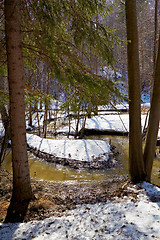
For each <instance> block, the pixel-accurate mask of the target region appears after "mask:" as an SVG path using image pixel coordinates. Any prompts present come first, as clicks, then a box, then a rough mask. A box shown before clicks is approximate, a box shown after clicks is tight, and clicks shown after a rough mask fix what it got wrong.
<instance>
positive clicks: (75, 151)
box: [27, 134, 110, 162]
mask: <svg viewBox="0 0 160 240" xmlns="http://www.w3.org/2000/svg"><path fill="white" fill-rule="evenodd" d="M27 143H28V145H29V146H30V147H32V148H36V149H37V150H39V151H41V152H45V153H48V154H51V155H54V156H55V157H59V158H70V159H75V160H80V161H88V162H90V161H91V160H92V157H95V158H97V157H99V156H101V157H103V158H105V159H106V160H108V158H109V156H108V154H109V153H110V146H109V143H108V142H106V141H102V140H84V139H82V140H53V139H44V138H40V137H38V136H36V135H33V134H27ZM103 160H104V159H103Z"/></svg>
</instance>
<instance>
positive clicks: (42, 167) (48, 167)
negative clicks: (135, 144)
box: [2, 135, 160, 186]
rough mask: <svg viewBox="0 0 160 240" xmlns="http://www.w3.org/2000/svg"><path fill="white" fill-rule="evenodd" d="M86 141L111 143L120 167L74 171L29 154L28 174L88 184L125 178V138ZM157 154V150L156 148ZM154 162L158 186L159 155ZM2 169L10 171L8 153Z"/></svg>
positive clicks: (126, 152) (126, 157) (153, 174)
mask: <svg viewBox="0 0 160 240" xmlns="http://www.w3.org/2000/svg"><path fill="white" fill-rule="evenodd" d="M87 139H99V140H104V141H109V142H111V144H112V145H114V146H116V150H117V151H118V152H119V153H120V154H119V160H120V162H121V165H120V166H119V167H116V168H114V169H107V170H77V169H76V170H75V169H71V168H69V167H66V166H61V165H53V164H50V163H47V162H45V161H42V160H40V159H38V158H36V157H35V156H34V155H32V154H30V153H29V167H30V174H31V177H32V178H33V179H36V180H47V181H53V182H67V183H74V182H90V181H102V180H108V179H112V178H114V177H118V176H121V175H122V176H127V174H128V145H129V143H128V137H125V136H95V135H94V136H89V137H87ZM157 152H158V153H159V148H158V147H157ZM158 156H159V157H158V158H156V159H155V160H154V164H153V170H152V180H151V181H152V183H154V184H156V185H159V186H160V155H159V154H158ZM2 167H3V168H5V169H6V170H8V171H9V172H11V171H12V164H11V153H9V154H8V155H7V157H6V159H5V161H4V162H3V164H2Z"/></svg>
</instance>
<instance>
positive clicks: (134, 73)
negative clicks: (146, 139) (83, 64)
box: [125, 0, 145, 182]
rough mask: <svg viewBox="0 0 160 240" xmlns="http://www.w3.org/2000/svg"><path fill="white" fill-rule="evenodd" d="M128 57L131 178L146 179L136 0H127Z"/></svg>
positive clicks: (136, 180)
mask: <svg viewBox="0 0 160 240" xmlns="http://www.w3.org/2000/svg"><path fill="white" fill-rule="evenodd" d="M125 10H126V26H127V40H128V45H127V58H128V81H129V173H130V176H131V180H132V181H134V182H138V181H141V180H144V177H145V171H144V163H143V155H142V132H141V105H140V103H141V95H140V70H139V50H138V47H139V46H138V30H137V14H136V0H132V1H131V0H126V4H125Z"/></svg>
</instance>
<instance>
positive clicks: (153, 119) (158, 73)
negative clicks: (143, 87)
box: [144, 40, 160, 182]
mask: <svg viewBox="0 0 160 240" xmlns="http://www.w3.org/2000/svg"><path fill="white" fill-rule="evenodd" d="M159 121H160V40H159V47H158V56H157V62H156V68H155V78H154V86H153V94H152V101H151V109H150V116H149V124H148V132H147V137H146V144H145V149H144V163H145V168H146V180H147V181H149V182H150V180H151V172H152V165H153V159H154V155H155V148H156V142H157V135H158V129H159Z"/></svg>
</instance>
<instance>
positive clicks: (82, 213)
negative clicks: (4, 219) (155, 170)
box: [0, 183, 160, 240]
mask: <svg viewBox="0 0 160 240" xmlns="http://www.w3.org/2000/svg"><path fill="white" fill-rule="evenodd" d="M141 187H142V188H144V189H141V190H139V191H138V190H137V188H136V186H135V188H134V187H133V188H132V190H133V191H134V192H135V194H136V195H137V200H135V199H134V198H133V197H124V198H122V199H118V198H117V199H115V200H114V201H108V202H107V203H99V204H94V205H90V204H88V205H87V204H84V205H81V206H77V208H76V209H74V210H70V211H67V212H66V213H65V215H64V216H62V217H50V218H47V219H45V220H43V221H31V222H28V223H14V224H11V223H10V224H3V223H1V224H0V239H3V240H9V239H12V240H20V239H26V240H30V239H35V240H57V239H61V240H65V239H75V240H76V239H77V240H90V239H96V240H105V239H107V240H110V239H114V240H119V239H130V240H139V239H141V240H151V239H160V227H159V226H160V208H159V207H160V199H159V201H157V202H152V201H151V200H150V198H149V196H147V195H148V194H147V192H152V194H153V195H154V196H157V194H160V188H158V187H155V186H153V185H151V184H148V183H143V184H141Z"/></svg>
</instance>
